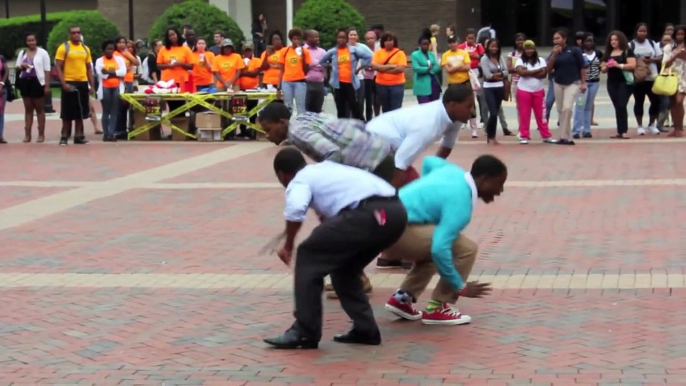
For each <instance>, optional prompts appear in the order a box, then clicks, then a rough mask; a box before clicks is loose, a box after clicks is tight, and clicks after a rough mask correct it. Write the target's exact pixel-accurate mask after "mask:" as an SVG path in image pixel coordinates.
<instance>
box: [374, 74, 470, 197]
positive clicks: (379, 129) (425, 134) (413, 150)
mask: <svg viewBox="0 0 686 386" xmlns="http://www.w3.org/2000/svg"><path fill="white" fill-rule="evenodd" d="M473 107H474V92H473V91H472V88H471V87H470V86H468V85H464V84H455V85H450V86H449V87H448V88H447V89H446V90H445V93H444V94H443V99H442V100H437V101H433V102H431V103H424V104H420V105H414V106H411V107H405V108H402V109H398V110H395V111H391V112H389V113H384V114H381V115H379V116H378V117H376V118H374V119H372V120H371V121H369V123H367V126H366V129H367V131H369V132H370V133H373V134H376V135H377V136H378V137H381V138H382V139H384V140H385V141H386V142H388V143H390V144H391V148H392V149H393V150H395V173H394V175H393V179H392V181H391V185H393V186H395V187H396V188H400V187H402V186H404V185H406V184H407V183H409V182H411V181H412V180H414V179H416V178H418V177H419V176H418V175H417V172H416V171H415V170H414V168H413V167H412V164H413V163H414V162H415V161H416V160H417V158H418V157H419V156H420V155H421V153H422V152H423V151H425V150H426V149H428V148H429V146H431V145H433V144H434V143H436V141H438V140H439V139H441V138H443V140H442V141H441V147H440V148H439V149H438V153H437V154H436V155H437V156H439V157H441V158H448V156H449V155H450V152H451V151H452V150H453V147H454V146H455V142H456V141H457V133H458V131H459V128H460V125H454V124H453V123H456V122H460V123H465V122H467V121H469V118H470V116H471V111H472V110H471V109H472V108H473Z"/></svg>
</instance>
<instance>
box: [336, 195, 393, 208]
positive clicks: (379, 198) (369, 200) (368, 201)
mask: <svg viewBox="0 0 686 386" xmlns="http://www.w3.org/2000/svg"><path fill="white" fill-rule="evenodd" d="M398 200H400V197H398V193H397V191H396V194H395V196H390V197H383V196H371V197H367V198H365V199H364V200H362V201H360V202H358V203H357V206H356V207H355V208H351V207H347V208H343V209H341V211H340V212H339V213H342V212H347V211H349V210H355V209H360V208H362V207H363V206H365V205H367V204H371V203H374V202H384V201H387V202H388V201H398Z"/></svg>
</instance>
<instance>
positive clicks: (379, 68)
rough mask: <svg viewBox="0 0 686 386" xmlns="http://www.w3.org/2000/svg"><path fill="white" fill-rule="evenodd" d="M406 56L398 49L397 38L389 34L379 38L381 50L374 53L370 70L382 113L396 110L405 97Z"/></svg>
mask: <svg viewBox="0 0 686 386" xmlns="http://www.w3.org/2000/svg"><path fill="white" fill-rule="evenodd" d="M406 68H407V56H406V55H405V53H404V52H403V50H401V49H400V48H398V37H397V36H395V35H394V34H392V33H390V32H386V33H385V34H383V35H382V36H381V49H380V50H378V51H376V52H375V53H374V58H373V59H372V69H373V70H375V71H376V72H377V74H376V95H378V97H379V100H380V102H381V110H382V111H383V112H384V113H387V112H389V111H393V110H397V109H399V108H401V107H402V105H403V97H404V96H405V69H406Z"/></svg>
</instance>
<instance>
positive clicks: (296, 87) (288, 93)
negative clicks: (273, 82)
mask: <svg viewBox="0 0 686 386" xmlns="http://www.w3.org/2000/svg"><path fill="white" fill-rule="evenodd" d="M281 91H282V92H283V104H285V105H286V107H288V109H289V110H291V112H292V111H293V98H295V107H296V109H297V110H298V114H302V113H304V112H305V100H306V99H307V83H305V82H304V81H302V82H281Z"/></svg>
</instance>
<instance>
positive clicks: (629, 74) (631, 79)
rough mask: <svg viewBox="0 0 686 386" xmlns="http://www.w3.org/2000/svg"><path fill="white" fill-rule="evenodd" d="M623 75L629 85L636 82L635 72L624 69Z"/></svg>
mask: <svg viewBox="0 0 686 386" xmlns="http://www.w3.org/2000/svg"><path fill="white" fill-rule="evenodd" d="M622 75H624V80H625V81H626V84H628V85H629V86H631V85H633V84H634V73H633V72H631V71H625V70H622Z"/></svg>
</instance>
